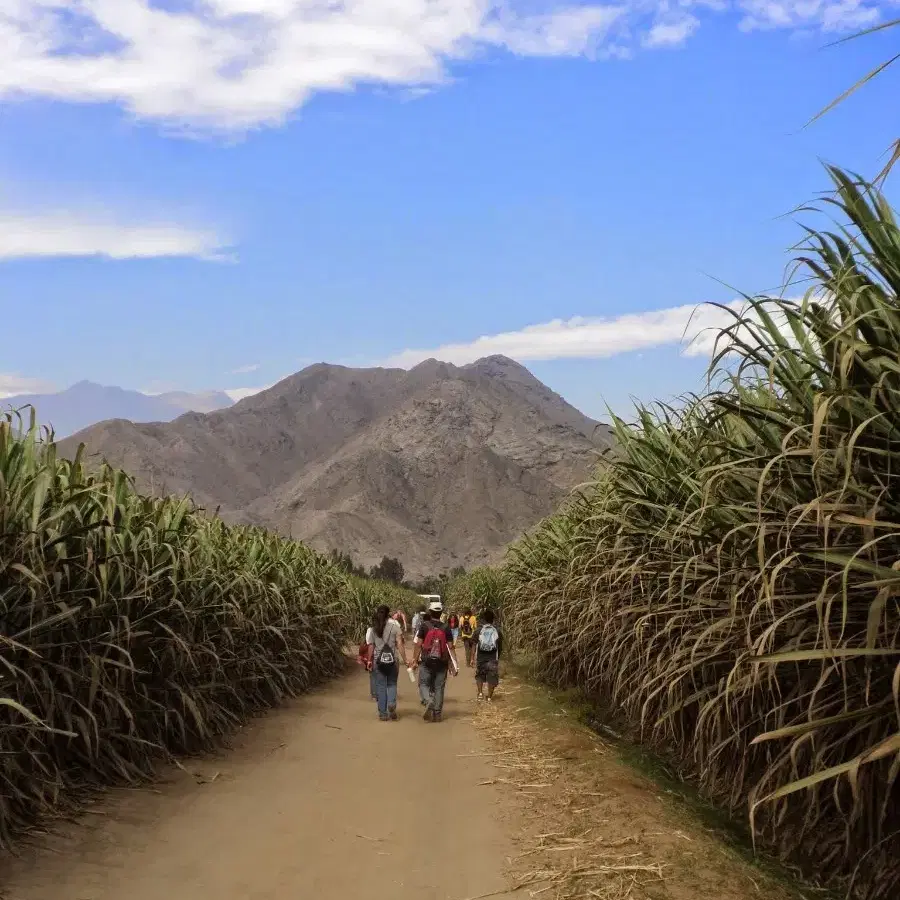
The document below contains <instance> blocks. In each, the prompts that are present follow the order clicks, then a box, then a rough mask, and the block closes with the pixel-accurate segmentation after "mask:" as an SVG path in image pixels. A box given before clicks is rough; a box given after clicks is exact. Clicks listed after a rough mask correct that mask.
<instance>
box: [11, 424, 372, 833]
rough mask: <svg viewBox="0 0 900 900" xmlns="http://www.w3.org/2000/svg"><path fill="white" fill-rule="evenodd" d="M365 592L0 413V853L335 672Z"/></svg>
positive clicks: (262, 536) (284, 545)
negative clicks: (140, 489) (85, 800)
mask: <svg viewBox="0 0 900 900" xmlns="http://www.w3.org/2000/svg"><path fill="white" fill-rule="evenodd" d="M371 600H372V598H371V597H370V596H368V595H367V594H366V592H365V591H364V590H363V588H362V587H361V586H360V585H356V584H352V583H351V582H350V581H349V580H348V578H347V577H346V576H345V575H344V574H343V573H342V572H341V571H339V570H338V569H337V568H336V567H335V566H333V565H332V564H331V563H330V562H328V561H327V560H326V559H325V558H324V557H323V556H320V555H319V554H317V553H315V552H313V551H312V550H310V549H308V548H307V547H305V546H303V545H302V544H299V543H296V542H294V541H289V540H286V539H283V538H280V537H277V536H275V535H272V534H269V533H267V532H265V531H263V530H261V529H258V528H249V527H239V526H227V525H225V524H224V523H223V522H221V521H220V520H217V519H210V518H207V517H204V516H202V515H200V514H199V512H198V511H196V510H195V509H194V508H193V507H192V506H191V505H190V503H189V502H188V501H187V500H183V499H162V500H158V499H150V498H147V497H143V496H141V495H139V494H137V493H136V492H135V490H134V488H133V486H132V483H131V482H130V481H129V479H128V478H127V476H126V475H125V474H124V473H122V472H119V471H114V470H112V469H110V468H103V469H101V470H100V471H98V472H95V473H90V472H88V471H87V470H86V469H85V467H84V465H83V463H82V460H81V458H80V455H79V456H78V457H76V458H75V459H74V460H71V461H68V460H63V459H59V458H58V457H57V453H56V447H55V445H54V443H53V441H52V435H50V434H40V433H38V431H37V429H36V428H35V425H34V420H33V418H32V422H31V426H30V427H28V425H27V423H26V424H25V425H24V427H23V425H22V422H21V420H19V419H18V418H17V417H16V416H14V415H8V416H6V417H4V418H0V642H2V652H0V843H2V844H4V845H8V844H9V843H10V841H11V840H12V838H13V837H14V836H15V834H16V833H17V832H18V831H20V830H21V829H22V828H24V827H26V826H28V825H29V824H30V823H32V822H34V821H35V820H36V819H37V818H38V817H40V816H41V815H42V814H45V813H48V812H51V811H53V810H58V809H60V808H66V807H68V806H72V805H73V804H75V803H77V801H78V800H79V798H80V797H81V796H82V795H83V793H84V792H85V791H87V790H90V789H92V788H95V787H98V786H103V785H108V784H114V783H123V782H135V781H138V780H140V779H143V778H145V777H147V776H149V775H151V774H152V772H153V770H154V767H155V766H156V765H157V763H158V762H159V760H160V758H161V757H163V756H164V755H165V754H190V753H194V752H197V751H202V750H206V749H208V748H210V747H212V746H213V745H214V744H215V742H216V740H217V738H218V737H219V736H221V735H224V734H225V733H227V732H229V731H231V730H232V729H233V728H235V726H237V725H238V724H239V723H241V722H243V721H245V720H246V719H247V718H248V717H249V716H251V715H252V714H254V713H255V712H257V711H260V710H264V709H266V708H268V707H271V706H274V705H275V704H277V703H279V702H280V701H281V700H283V699H284V698H285V697H287V696H291V695H294V694H297V693H299V692H302V691H304V690H306V689H307V688H309V687H310V686H311V685H313V684H315V683H316V682H319V681H321V680H322V679H324V678H327V677H329V676H332V675H336V674H337V673H339V672H340V671H341V670H342V668H343V660H342V653H343V650H344V647H345V645H346V643H347V641H348V639H352V638H355V634H354V632H355V630H356V629H357V628H358V627H359V625H360V623H361V622H362V621H364V620H365V619H366V618H367V617H368V616H370V615H371V605H370V603H371Z"/></svg>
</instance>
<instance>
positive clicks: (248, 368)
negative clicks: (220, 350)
mask: <svg viewBox="0 0 900 900" xmlns="http://www.w3.org/2000/svg"><path fill="white" fill-rule="evenodd" d="M258 368H259V363H247V365H245V366H238V367H237V368H236V369H232V370H231V374H232V375H247V374H249V373H250V372H255V371H256V370H257V369H258Z"/></svg>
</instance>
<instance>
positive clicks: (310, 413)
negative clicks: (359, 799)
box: [62, 356, 609, 577]
mask: <svg viewBox="0 0 900 900" xmlns="http://www.w3.org/2000/svg"><path fill="white" fill-rule="evenodd" d="M79 442H84V443H85V444H86V446H87V449H88V452H89V453H90V454H95V458H97V459H98V460H99V459H100V458H103V459H106V460H108V461H109V462H110V463H112V464H113V465H116V466H120V467H122V468H124V469H126V470H127V471H129V472H130V473H131V474H132V475H134V476H135V479H136V481H137V483H138V485H139V486H140V487H141V488H143V489H145V490H149V491H152V492H154V493H164V492H165V493H190V494H191V495H192V496H193V497H194V499H195V500H196V501H197V502H198V503H200V504H201V505H202V506H204V507H206V508H207V509H215V508H217V507H218V508H219V511H220V514H221V515H223V517H225V518H226V519H229V520H231V521H242V522H253V523H257V524H262V525H266V526H268V527H271V528H275V529H277V530H279V531H281V532H283V533H286V534H292V535H293V536H295V537H297V538H299V539H301V540H305V541H307V542H309V543H310V544H312V545H313V546H316V547H319V548H320V549H332V548H338V549H341V550H345V551H348V552H349V553H350V554H351V555H352V556H353V557H354V559H355V560H357V561H358V562H361V563H363V564H365V565H366V566H369V565H372V564H373V563H375V562H377V561H378V560H379V559H380V558H381V556H382V555H385V554H386V555H388V556H396V557H398V558H399V559H400V560H401V561H402V562H403V564H404V566H405V567H406V570H407V572H408V573H409V574H410V575H411V576H413V577H418V576H422V575H425V574H430V573H435V572H439V571H442V570H444V569H446V568H451V567H453V566H457V565H463V566H466V567H467V568H469V567H471V566H472V565H475V564H478V563H482V562H486V561H489V560H492V559H495V558H496V557H497V556H498V555H499V553H500V552H501V550H502V548H503V547H505V546H506V545H507V544H508V543H509V542H510V541H512V540H514V539H515V538H516V537H518V536H519V535H520V534H521V533H522V532H523V531H524V530H525V529H527V528H529V527H530V526H532V525H533V524H535V523H536V522H537V521H538V520H540V519H541V518H543V517H544V516H546V515H548V514H549V513H551V512H552V511H553V510H554V509H555V508H556V506H557V505H558V503H559V502H560V500H562V498H563V497H564V496H565V494H566V493H567V492H568V491H569V490H570V489H571V488H572V487H573V486H575V485H576V484H577V483H579V482H580V481H581V480H583V479H584V478H585V477H586V476H587V475H588V474H589V472H590V470H591V467H592V465H593V463H594V461H595V459H596V458H597V454H598V451H599V450H600V449H601V448H603V447H605V446H607V445H608V443H609V431H608V429H605V428H604V427H603V426H598V425H597V423H596V422H594V421H593V420H591V419H589V418H587V416H584V415H582V414H581V413H580V412H578V410H576V409H575V408H574V407H572V406H570V405H569V404H568V403H566V402H565V401H564V400H563V399H562V397H560V396H559V395H558V394H555V393H554V392H553V391H551V390H550V389H549V388H547V387H546V386H544V385H543V384H542V383H541V382H540V381H538V380H537V379H536V378H535V377H534V376H533V375H532V374H531V373H530V372H528V370H527V369H525V368H524V367H523V366H521V365H519V364H518V363H515V362H513V361H512V360H510V359H506V358H505V357H502V356H492V357H488V358H486V359H481V360H479V361H477V362H475V363H472V364H470V365H467V366H461V367H457V366H453V365H450V364H447V363H441V362H438V361H436V360H428V361H427V362H424V363H422V364H420V365H418V366H416V367H415V368H414V369H412V370H410V371H406V370H403V369H350V368H345V367H343V366H335V365H327V364H325V363H319V364H316V365H313V366H310V367H308V368H306V369H304V370H303V371H302V372H298V373H297V374H296V375H292V376H290V377H289V378H286V379H285V380H283V381H281V382H279V383H278V384H276V385H274V386H273V387H271V388H269V389H268V390H265V391H262V392H261V393H259V394H256V395H254V396H252V397H248V398H246V399H245V400H241V401H240V402H239V403H236V404H235V405H234V406H232V407H230V408H228V409H223V410H218V411H215V412H211V413H208V414H200V413H193V412H192V413H187V414H185V415H183V416H181V417H179V418H178V419H176V420H175V421H173V422H169V423H158V424H149V425H136V424H133V423H132V422H129V421H122V420H116V421H109V422H102V423H100V424H98V425H94V426H93V427H91V428H88V429H87V430H85V431H83V432H81V433H79V434H77V435H75V436H74V437H72V438H69V439H68V440H67V441H63V442H62V450H63V452H74V450H75V448H76V447H77V445H78V443H79Z"/></svg>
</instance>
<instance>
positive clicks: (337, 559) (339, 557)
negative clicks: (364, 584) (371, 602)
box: [328, 550, 366, 578]
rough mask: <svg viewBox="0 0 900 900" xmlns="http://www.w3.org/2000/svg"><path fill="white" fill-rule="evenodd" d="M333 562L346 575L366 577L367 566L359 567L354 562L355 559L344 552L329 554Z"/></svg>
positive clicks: (337, 551)
mask: <svg viewBox="0 0 900 900" xmlns="http://www.w3.org/2000/svg"><path fill="white" fill-rule="evenodd" d="M328 558H329V559H330V560H331V562H332V563H333V564H334V565H335V566H337V567H338V568H339V569H340V570H341V571H342V572H344V573H345V574H346V575H356V576H358V577H360V578H363V577H365V574H366V569H365V566H358V565H356V563H354V562H353V557H352V556H351V555H350V554H349V553H347V552H346V551H343V550H332V551H331V553H329V554H328Z"/></svg>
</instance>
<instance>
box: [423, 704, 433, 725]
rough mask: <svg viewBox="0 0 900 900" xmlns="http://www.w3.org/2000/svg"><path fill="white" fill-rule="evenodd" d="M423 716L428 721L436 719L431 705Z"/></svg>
mask: <svg viewBox="0 0 900 900" xmlns="http://www.w3.org/2000/svg"><path fill="white" fill-rule="evenodd" d="M422 718H423V719H424V720H425V721H426V722H433V721H434V714H433V713H432V711H431V707H430V706H429V707H428V709H426V710H425V715H424V716H422Z"/></svg>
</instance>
